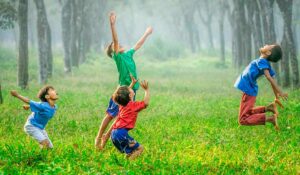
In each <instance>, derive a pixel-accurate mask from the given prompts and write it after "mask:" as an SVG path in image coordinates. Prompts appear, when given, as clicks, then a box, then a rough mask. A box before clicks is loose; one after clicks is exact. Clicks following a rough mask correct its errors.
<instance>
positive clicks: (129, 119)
mask: <svg viewBox="0 0 300 175" xmlns="http://www.w3.org/2000/svg"><path fill="white" fill-rule="evenodd" d="M145 108H146V105H145V102H144V101H137V102H135V101H130V102H129V103H128V104H127V105H126V106H121V105H120V106H119V114H118V117H117V120H116V123H115V124H114V126H113V129H119V128H126V129H132V128H134V126H135V122H136V118H137V115H138V112H140V111H141V110H143V109H145Z"/></svg>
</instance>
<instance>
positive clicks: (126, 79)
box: [95, 12, 152, 149]
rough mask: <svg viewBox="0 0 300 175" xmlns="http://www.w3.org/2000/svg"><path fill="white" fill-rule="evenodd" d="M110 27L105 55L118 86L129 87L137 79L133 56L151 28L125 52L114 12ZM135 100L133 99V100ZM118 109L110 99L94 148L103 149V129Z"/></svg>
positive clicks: (135, 87) (116, 113)
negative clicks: (114, 68) (111, 62)
mask: <svg viewBox="0 0 300 175" xmlns="http://www.w3.org/2000/svg"><path fill="white" fill-rule="evenodd" d="M109 19H110V26H111V32H112V38H113V42H112V43H111V44H110V45H109V46H108V47H107V49H106V53H107V55H108V56H109V57H110V58H113V60H114V61H115V63H116V66H117V69H118V72H119V85H120V86H123V85H126V86H129V85H130V83H131V77H130V76H133V77H134V78H135V79H137V72H136V65H135V62H134V59H133V54H134V53H135V52H136V51H137V50H138V49H139V48H140V47H141V46H142V45H143V44H144V42H145V41H146V39H147V37H148V36H149V35H150V34H151V33H152V27H148V28H147V29H146V31H145V33H144V35H143V36H142V37H141V38H140V39H139V41H138V42H137V43H136V44H135V46H134V47H133V48H131V49H130V50H128V51H126V52H125V49H124V47H122V46H121V45H119V41H118V37H117V32H116V29H115V22H116V15H115V13H114V12H111V13H110V17H109ZM138 88H139V83H136V84H135V85H134V86H133V87H132V89H133V91H134V92H135V93H136V91H137V90H138ZM134 99H135V98H134ZM118 112H119V107H118V105H117V104H116V103H115V102H114V101H113V100H112V99H110V101H109V105H108V108H107V110H106V115H105V117H104V119H103V120H102V123H101V126H100V128H99V131H98V134H97V136H96V139H95V146H96V148H99V149H103V147H101V139H102V136H103V133H104V131H105V129H106V128H107V126H108V124H109V123H110V121H111V120H112V119H113V118H115V117H116V116H117V115H118Z"/></svg>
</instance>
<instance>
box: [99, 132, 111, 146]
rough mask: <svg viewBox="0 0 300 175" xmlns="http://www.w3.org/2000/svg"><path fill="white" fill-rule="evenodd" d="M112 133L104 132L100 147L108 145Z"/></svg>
mask: <svg viewBox="0 0 300 175" xmlns="http://www.w3.org/2000/svg"><path fill="white" fill-rule="evenodd" d="M109 137H110V134H108V133H106V134H103V136H102V139H101V145H100V149H103V148H104V147H105V145H106V142H107V140H108V139H109Z"/></svg>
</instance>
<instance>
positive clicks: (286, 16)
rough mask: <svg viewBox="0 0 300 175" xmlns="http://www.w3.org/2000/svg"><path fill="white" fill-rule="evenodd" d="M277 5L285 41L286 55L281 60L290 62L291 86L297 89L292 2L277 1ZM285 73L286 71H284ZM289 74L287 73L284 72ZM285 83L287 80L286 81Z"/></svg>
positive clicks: (297, 75) (297, 73) (289, 0)
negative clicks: (281, 19)
mask: <svg viewBox="0 0 300 175" xmlns="http://www.w3.org/2000/svg"><path fill="white" fill-rule="evenodd" d="M277 4H278V6H279V9H280V11H281V13H282V16H283V20H284V30H283V31H284V34H283V41H285V44H286V45H285V47H284V48H283V49H285V52H286V54H285V55H284V57H283V59H287V61H288V60H290V64H291V67H292V80H293V86H294V87H297V88H298V87H299V67H298V59H297V54H296V48H295V42H294V38H293V37H294V36H293V31H292V9H293V0H277ZM287 65H288V64H287ZM285 72H286V71H285ZM286 73H288V74H289V72H286ZM286 81H287V80H286ZM285 85H286V86H290V85H291V84H290V83H288V84H285Z"/></svg>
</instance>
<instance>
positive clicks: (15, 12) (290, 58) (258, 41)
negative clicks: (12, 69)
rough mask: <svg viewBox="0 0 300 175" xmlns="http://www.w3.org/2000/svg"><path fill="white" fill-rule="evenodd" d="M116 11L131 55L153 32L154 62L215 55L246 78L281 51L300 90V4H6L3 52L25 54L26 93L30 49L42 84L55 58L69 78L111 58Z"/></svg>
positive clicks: (2, 1) (30, 0)
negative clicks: (245, 71) (271, 52)
mask: <svg viewBox="0 0 300 175" xmlns="http://www.w3.org/2000/svg"><path fill="white" fill-rule="evenodd" d="M111 10H114V11H115V12H116V13H117V31H118V35H119V38H120V42H121V44H122V45H125V46H126V47H127V48H130V47H132V46H133V45H134V44H135V42H136V41H137V40H138V39H139V37H140V36H141V35H142V34H143V32H144V30H145V29H146V27H147V26H149V25H151V26H153V28H154V35H153V38H152V39H151V40H150V41H149V43H147V47H145V48H144V49H143V50H142V51H141V52H143V54H144V55H145V56H147V57H149V58H152V59H158V60H167V59H175V58H182V57H186V56H188V55H189V54H194V55H196V57H197V56H199V57H200V56H201V55H203V54H209V55H213V56H216V57H219V58H220V59H219V60H220V65H224V66H225V65H227V66H225V67H228V66H229V67H231V66H230V65H232V68H234V69H237V70H239V69H241V68H243V67H245V66H246V65H247V64H248V63H249V62H250V60H252V59H255V58H257V57H258V56H259V53H258V50H259V48H260V47H262V46H263V45H264V44H272V43H278V44H280V45H281V46H282V48H283V51H284V55H283V59H282V61H280V63H277V64H274V65H273V66H274V68H275V70H276V72H278V74H277V75H279V76H278V77H277V81H278V82H279V83H280V84H282V85H283V86H285V87H294V88H298V87H299V86H300V83H299V64H298V61H299V58H298V57H299V56H298V55H299V44H298V43H299V40H300V34H299V31H300V29H299V27H300V26H299V25H300V22H299V21H300V0H254V1H247V0H229V1H226V0H187V1H180V0H166V1H159V0H153V1H146V0H132V1H129V0H125V1H121V0H119V1H105V0H89V1H81V0H57V1H50V0H12V1H8V0H0V27H1V30H0V39H1V40H0V41H1V43H0V44H1V46H5V47H12V48H13V47H15V48H18V50H19V52H18V53H19V54H18V69H17V70H18V85H19V86H20V87H21V88H26V87H27V86H28V64H29V63H28V49H29V50H37V52H38V57H39V59H38V60H39V80H40V83H41V84H45V83H47V79H48V78H51V76H52V74H53V69H54V67H55V65H54V64H53V59H55V58H53V51H54V52H56V51H58V52H60V51H61V52H62V53H63V63H64V71H65V74H66V76H71V75H72V70H73V68H79V67H80V65H81V64H82V63H85V62H86V61H88V57H87V54H88V53H90V52H91V51H92V52H97V53H99V54H103V50H104V48H105V47H106V45H107V44H108V43H110V42H111V34H110V28H109V22H108V13H109V11H111ZM35 25H36V27H34V26H35ZM28 43H29V44H28ZM52 48H53V49H52ZM52 50H53V51H52ZM0 61H1V60H0Z"/></svg>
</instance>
